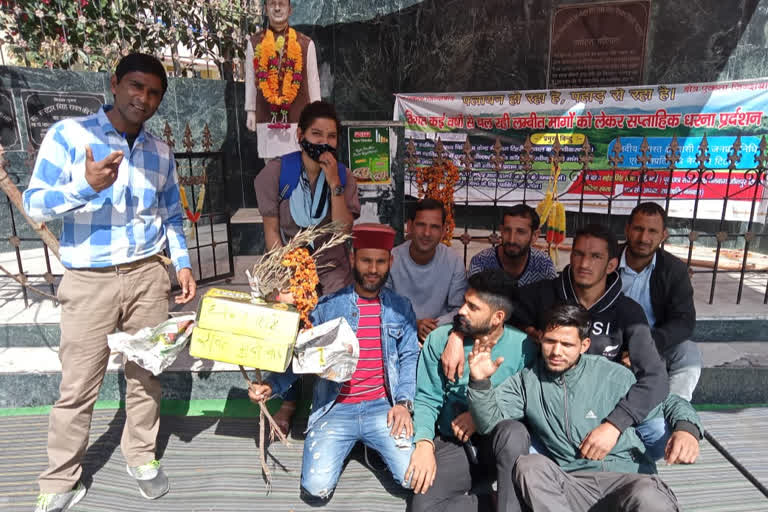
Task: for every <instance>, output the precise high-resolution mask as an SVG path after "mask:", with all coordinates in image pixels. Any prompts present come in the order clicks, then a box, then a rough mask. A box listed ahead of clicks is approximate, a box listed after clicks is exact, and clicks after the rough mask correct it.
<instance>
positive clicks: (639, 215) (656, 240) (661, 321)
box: [619, 203, 701, 401]
mask: <svg viewBox="0 0 768 512" xmlns="http://www.w3.org/2000/svg"><path fill="white" fill-rule="evenodd" d="M625 234H626V237H627V244H626V246H625V247H624V248H623V250H622V254H621V259H620V261H619V274H621V284H622V287H621V289H622V291H623V292H624V295H626V296H627V297H629V298H631V299H633V300H634V301H635V302H637V303H638V304H640V306H641V307H642V308H643V311H644V312H645V316H646V318H648V324H649V325H650V326H651V336H653V341H654V342H656V348H657V349H658V351H659V354H660V355H661V357H662V359H664V362H665V363H666V365H667V373H668V374H669V391H670V392H671V393H674V394H676V395H679V396H681V397H683V398H685V399H686V400H688V401H690V400H691V397H692V396H693V390H694V389H696V384H697V383H698V382H699V376H700V375H701V352H699V348H698V347H697V346H696V344H695V343H694V342H692V341H690V340H689V338H690V336H691V334H692V333H693V328H694V326H695V325H696V309H695V307H694V304H693V287H692V286H691V279H690V277H689V276H688V268H687V267H686V265H685V263H683V262H682V261H680V260H679V259H677V258H676V257H675V256H674V255H672V254H670V253H669V252H667V251H665V250H664V249H661V247H660V246H661V244H662V243H663V242H664V240H666V239H667V237H668V236H669V232H668V231H667V215H666V212H664V209H663V208H662V207H661V206H659V205H658V204H656V203H641V204H639V205H637V206H636V207H635V209H634V210H632V213H631V214H630V216H629V220H628V221H627V226H626V230H625Z"/></svg>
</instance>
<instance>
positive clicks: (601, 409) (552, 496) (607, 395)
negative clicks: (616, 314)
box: [468, 305, 701, 512]
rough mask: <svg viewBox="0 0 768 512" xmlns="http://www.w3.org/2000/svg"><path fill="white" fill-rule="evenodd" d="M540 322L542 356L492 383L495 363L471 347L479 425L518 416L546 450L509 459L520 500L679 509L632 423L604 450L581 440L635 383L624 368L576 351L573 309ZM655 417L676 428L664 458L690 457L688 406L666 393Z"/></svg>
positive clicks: (692, 438) (542, 505)
mask: <svg viewBox="0 0 768 512" xmlns="http://www.w3.org/2000/svg"><path fill="white" fill-rule="evenodd" d="M544 320H545V321H544V333H543V335H542V338H541V357H540V358H539V359H538V360H537V361H536V362H535V363H533V365H531V367H529V368H526V369H524V370H522V371H521V372H520V373H518V374H516V375H513V376H511V377H509V378H508V379H507V380H505V381H504V382H503V383H502V384H500V385H499V386H497V387H493V386H492V385H491V381H490V380H489V379H490V377H491V376H492V375H493V374H494V373H495V372H496V370H497V368H499V366H500V365H501V362H502V361H500V360H499V359H496V360H495V361H494V360H493V355H492V354H491V352H490V350H488V348H481V347H480V346H479V345H477V344H476V345H475V348H474V349H473V351H472V353H471V354H470V355H469V369H470V382H469V391H468V399H469V404H470V412H471V413H472V418H473V419H474V422H475V425H476V426H477V429H478V432H480V433H486V432H490V431H491V430H492V429H494V428H495V427H497V425H498V424H499V423H500V422H502V420H520V419H523V418H525V420H526V422H527V424H528V428H529V429H530V432H531V435H532V436H536V437H537V438H538V439H539V441H541V444H542V445H543V446H544V447H545V448H546V451H547V454H548V457H547V456H544V455H540V454H533V455H523V456H521V457H520V458H519V459H518V461H517V464H516V465H515V470H514V474H513V479H514V481H515V484H516V485H517V486H518V487H519V490H520V493H521V496H522V498H523V499H524V500H525V502H526V503H527V504H528V506H530V507H531V508H533V510H535V511H536V512H540V511H558V512H561V511H565V510H572V511H582V510H583V511H588V510H589V511H595V510H606V511H608V510H623V511H646V510H647V511H649V512H650V511H653V512H659V511H667V510H668V511H677V510H679V509H678V505H677V500H676V498H675V495H674V494H673V493H672V492H671V491H670V490H669V488H668V487H667V486H666V484H664V482H662V481H661V479H660V478H659V477H658V476H656V475H655V473H656V464H655V461H654V459H653V458H652V457H650V456H649V455H648V454H647V453H646V448H645V446H644V445H643V443H642V441H641V440H640V438H639V437H638V436H637V434H636V433H635V430H634V429H633V428H629V429H627V430H625V431H624V432H622V434H621V436H620V437H619V439H618V441H617V442H616V444H615V446H614V447H613V449H611V451H610V452H609V453H608V454H607V455H604V456H603V455H602V453H600V452H599V451H596V450H595V449H594V448H592V447H591V446H590V445H586V444H585V443H584V442H583V440H584V439H585V438H586V437H587V435H588V434H589V433H590V432H591V431H592V430H594V428H595V427H596V426H597V425H598V424H600V422H601V421H604V418H606V416H607V415H608V414H609V413H610V412H611V411H612V410H613V408H614V407H615V406H616V403H617V402H618V401H619V400H621V398H622V397H624V396H625V395H626V393H627V390H628V389H629V388H630V387H631V386H632V385H633V384H634V383H635V377H634V375H633V374H632V372H631V371H630V370H628V369H627V368H625V367H624V366H622V365H620V364H617V363H614V362H611V361H609V360H607V359H606V358H604V357H602V356H594V355H587V354H584V353H585V352H586V351H587V350H588V349H589V344H590V339H589V337H588V336H589V332H590V325H589V323H590V322H589V313H588V312H587V311H586V310H584V308H582V307H581V306H574V305H562V306H558V307H556V308H554V309H553V310H552V311H550V312H549V314H548V315H546V317H545V319H544ZM662 415H663V417H664V418H665V420H666V422H667V423H668V424H670V425H671V426H672V427H673V430H674V432H673V434H672V435H671V437H670V439H669V441H668V443H667V446H666V456H665V458H666V460H667V462H668V463H670V464H677V463H693V462H694V461H695V459H696V457H697V456H698V451H699V439H700V438H701V423H700V421H699V418H698V416H697V414H696V412H695V411H694V409H693V408H692V407H691V405H690V404H689V403H688V402H687V401H686V400H683V399H682V398H680V397H678V396H676V395H669V397H668V398H667V399H666V400H664V401H663V402H662V403H661V404H659V405H658V406H657V407H655V408H654V409H653V410H652V411H651V413H650V414H649V416H648V417H649V418H655V417H659V416H662ZM643 473H645V474H643ZM595 507H597V508H595Z"/></svg>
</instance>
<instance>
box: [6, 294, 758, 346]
mask: <svg viewBox="0 0 768 512" xmlns="http://www.w3.org/2000/svg"><path fill="white" fill-rule="evenodd" d="M225 287H226V288H232V289H237V287H235V286H232V285H227V286H225ZM240 288H244V287H240ZM185 309H186V310H188V311H189V310H192V308H189V307H187V308H185ZM59 333H60V330H59V324H58V323H3V322H0V349H6V348H10V347H50V348H54V347H58V345H59ZM691 338H692V339H693V340H694V341H697V342H701V343H709V342H724V341H739V342H741V341H768V317H764V318H762V317H752V318H747V317H717V318H715V317H710V318H700V319H699V320H698V321H697V322H696V329H695V330H694V333H693V336H692V337H691Z"/></svg>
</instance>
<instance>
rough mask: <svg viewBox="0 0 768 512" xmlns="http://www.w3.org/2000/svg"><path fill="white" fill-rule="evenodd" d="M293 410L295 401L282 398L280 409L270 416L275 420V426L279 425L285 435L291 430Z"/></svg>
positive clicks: (294, 409)
mask: <svg viewBox="0 0 768 512" xmlns="http://www.w3.org/2000/svg"><path fill="white" fill-rule="evenodd" d="M295 411H296V402H292V401H289V400H283V403H282V404H280V410H279V411H277V413H275V415H274V416H272V417H273V418H274V420H275V423H277V426H278V427H280V430H281V431H282V432H283V434H284V435H286V436H287V435H288V432H289V431H290V430H291V418H292V417H293V413H294V412H295Z"/></svg>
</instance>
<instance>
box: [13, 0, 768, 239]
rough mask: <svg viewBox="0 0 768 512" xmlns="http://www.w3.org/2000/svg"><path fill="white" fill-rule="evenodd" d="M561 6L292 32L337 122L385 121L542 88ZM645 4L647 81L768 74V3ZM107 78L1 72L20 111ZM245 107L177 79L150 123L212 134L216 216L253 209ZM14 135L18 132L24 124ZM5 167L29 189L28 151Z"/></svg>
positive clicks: (370, 10) (300, 5)
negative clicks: (429, 105)
mask: <svg viewBox="0 0 768 512" xmlns="http://www.w3.org/2000/svg"><path fill="white" fill-rule="evenodd" d="M566 3H585V0H576V1H557V0H425V1H414V0H365V1H362V0H341V1H335V2H328V1H320V0H293V6H294V15H293V24H294V26H296V27H297V29H298V30H300V31H302V32H305V33H306V34H308V35H309V36H310V37H312V38H313V39H314V40H315V42H316V44H317V47H318V62H319V68H320V75H321V82H322V91H323V97H324V98H326V99H328V100H330V101H333V102H335V103H336V105H337V108H338V110H339V112H340V114H341V115H342V118H343V119H347V120H372V119H376V120H385V119H391V117H392V108H393V103H394V100H393V94H395V93H397V92H419V91H423V92H429V91H438V92H439V91H470V90H477V91H480V90H510V89H536V88H544V87H546V75H547V59H548V47H549V30H550V19H551V14H552V12H553V9H554V8H555V7H556V6H558V5H562V4H566ZM651 5H652V14H651V20H650V28H649V36H648V52H647V60H646V70H645V82H646V83H649V84H656V83H679V82H687V81H694V82H707V81H716V80H731V79H743V78H753V77H759V76H768V52H766V51H765V48H766V47H767V46H768V41H767V39H768V30H767V29H766V26H767V22H768V0H729V1H727V2H724V1H722V0H698V1H697V2H682V1H672V0H670V1H667V0H664V1H662V0H654V1H652V2H651ZM108 79H109V78H108V76H107V75H106V74H97V73H82V72H69V71H61V70H52V71H49V70H39V69H21V68H12V67H2V68H0V87H2V88H5V89H12V90H13V91H14V94H16V95H17V97H16V110H17V113H20V112H22V110H21V104H20V99H19V98H18V91H19V90H21V89H36V90H58V91H97V92H102V93H104V94H105V95H106V97H107V98H110V94H109V83H108ZM243 102H244V87H243V84H242V83H228V82H224V81H209V80H197V79H186V78H184V79H172V80H171V83H170V88H169V90H168V93H167V94H166V97H165V99H164V101H163V103H162V105H161V107H160V109H159V111H158V114H157V115H156V116H155V117H154V118H153V119H152V120H151V121H150V123H149V124H150V129H151V130H152V131H154V132H155V133H157V134H161V133H162V128H163V126H164V125H165V122H166V121H167V122H168V123H169V125H170V126H171V127H172V129H173V132H174V138H175V140H176V144H177V146H176V147H177V150H180V149H181V147H182V146H181V139H182V136H183V132H184V128H185V126H186V124H187V123H189V125H190V128H191V131H192V137H193V139H195V140H196V141H197V143H198V145H199V144H200V140H201V137H202V130H203V126H204V125H205V123H207V124H208V126H209V129H210V131H211V134H212V143H213V150H221V151H223V153H224V156H225V161H224V169H223V170H222V171H221V173H220V175H214V176H213V179H215V180H218V181H219V182H220V184H221V186H220V187H215V188H214V187H212V189H213V190H211V191H210V193H211V194H212V198H213V199H214V202H215V205H216V209H221V210H224V211H235V210H237V209H238V208H240V207H253V206H256V201H255V197H254V193H253V187H252V182H253V178H254V177H255V176H256V174H257V173H258V171H259V170H260V169H261V167H262V166H263V162H262V161H261V160H259V159H258V158H257V155H256V138H255V135H253V134H252V133H250V132H248V131H247V130H246V129H245V120H244V112H243V110H242V108H243ZM20 129H21V132H22V134H23V133H24V131H25V126H24V120H23V119H21V120H20ZM198 147H199V146H198ZM22 149H23V150H26V145H25V146H24V147H23V148H22ZM6 157H7V159H8V161H9V169H10V170H12V171H15V172H16V173H17V176H18V177H19V180H20V184H21V185H22V186H23V185H25V183H26V180H27V179H28V173H29V162H28V161H26V160H25V159H26V158H27V153H26V152H25V151H19V152H11V153H9V154H7V155H6ZM3 217H7V216H3ZM2 222H4V221H3V219H2V218H0V223H2ZM0 229H2V226H0ZM6 231H7V230H6V229H3V230H2V233H3V236H2V237H0V239H6V238H7V236H6V235H5V233H6ZM0 243H3V242H0Z"/></svg>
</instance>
